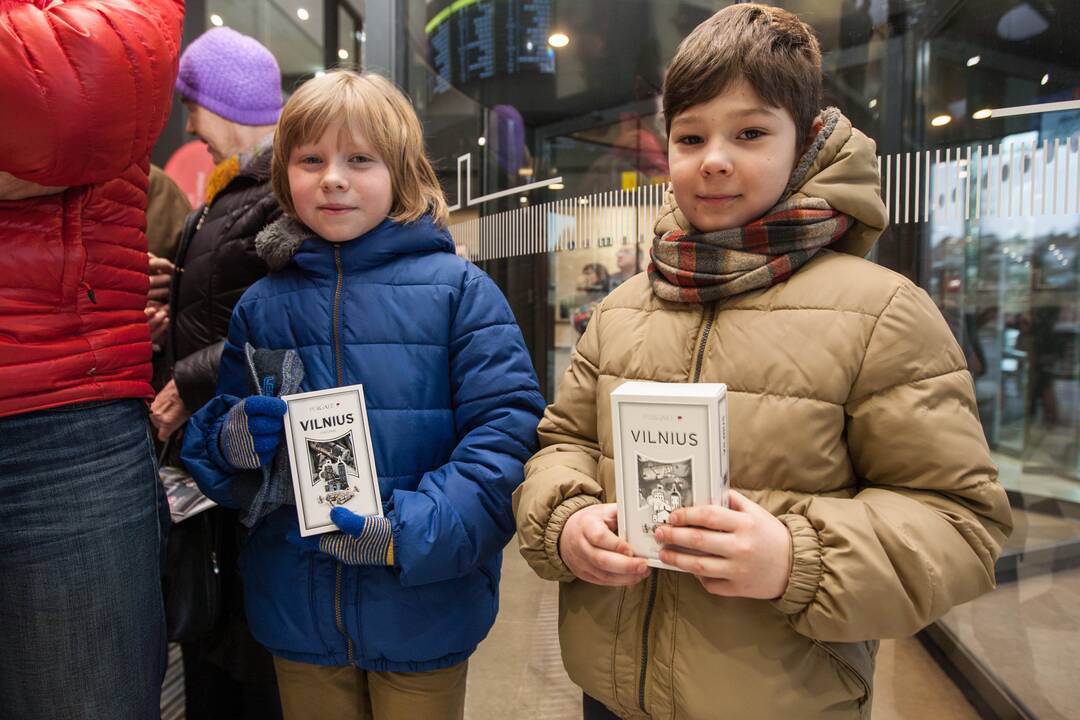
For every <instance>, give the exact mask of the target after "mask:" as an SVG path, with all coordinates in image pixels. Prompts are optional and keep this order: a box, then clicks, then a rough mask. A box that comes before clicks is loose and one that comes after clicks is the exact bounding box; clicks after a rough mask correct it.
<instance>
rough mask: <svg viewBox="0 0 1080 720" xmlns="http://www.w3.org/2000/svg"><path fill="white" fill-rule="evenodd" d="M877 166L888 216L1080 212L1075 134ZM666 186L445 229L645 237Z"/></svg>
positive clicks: (521, 239)
mask: <svg viewBox="0 0 1080 720" xmlns="http://www.w3.org/2000/svg"><path fill="white" fill-rule="evenodd" d="M878 170H879V174H880V176H881V194H882V199H883V200H884V201H885V206H886V208H887V210H888V214H889V222H890V224H892V225H905V224H918V223H930V222H934V221H961V222H978V221H980V220H988V219H993V218H1008V217H1045V216H1051V215H1073V214H1080V134H1077V135H1071V136H1068V137H1057V138H1054V139H1053V140H1051V139H1049V138H1042V139H1041V140H1036V141H1031V142H1008V143H978V144H969V145H961V146H957V147H947V148H944V149H942V148H937V149H935V150H933V151H932V152H931V151H930V150H922V151H913V152H904V153H893V154H889V155H884V156H879V157H878ZM668 187H669V186H668V185H666V184H662V185H643V186H640V187H636V188H633V189H628V190H612V191H607V192H601V193H594V194H592V195H584V196H579V197H573V198H561V199H559V200H554V201H552V202H547V203H542V204H539V205H523V206H522V207H520V208H515V209H513V210H506V211H503V212H499V213H495V214H493V215H485V216H484V217H481V218H477V219H472V220H464V221H462V222H459V223H455V224H453V225H451V226H450V232H451V234H452V236H453V238H454V242H455V243H456V244H457V246H458V249H459V253H461V254H462V255H465V256H466V257H468V258H469V259H471V260H475V261H480V260H493V259H496V258H506V257H518V256H523V255H536V254H542V253H548V252H569V251H574V250H589V249H593V248H599V247H611V246H620V245H636V244H639V243H646V242H648V241H649V240H650V239H651V238H652V230H653V224H654V223H655V222H656V218H657V216H658V214H659V211H660V207H661V205H662V204H663V199H664V194H665V191H666V190H667V188H668Z"/></svg>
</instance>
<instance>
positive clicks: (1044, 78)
mask: <svg viewBox="0 0 1080 720" xmlns="http://www.w3.org/2000/svg"><path fill="white" fill-rule="evenodd" d="M1048 82H1050V73H1046V74H1045V75H1043V76H1042V80H1040V81H1039V84H1040V85H1045V84H1046V83H1048Z"/></svg>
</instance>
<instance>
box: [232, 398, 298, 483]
mask: <svg viewBox="0 0 1080 720" xmlns="http://www.w3.org/2000/svg"><path fill="white" fill-rule="evenodd" d="M285 408H286V406H285V401H284V400H282V399H281V398H276V397H268V396H265V395H252V396H251V397H249V398H245V399H244V400H241V401H240V402H238V403H237V404H236V405H233V406H232V409H230V410H229V412H228V413H226V415H225V418H224V421H223V422H222V423H221V426H220V427H221V429H220V430H219V431H218V432H219V434H218V447H219V448H221V454H222V455H223V456H224V457H225V460H226V462H228V463H229V464H230V465H232V466H233V467H234V468H236V469H238V470H255V469H256V468H259V467H260V466H262V465H265V464H267V463H269V462H271V461H272V460H273V459H274V453H275V452H276V451H277V448H278V445H280V444H281V439H282V437H283V436H284V434H285V422H284V421H283V420H282V418H283V417H285Z"/></svg>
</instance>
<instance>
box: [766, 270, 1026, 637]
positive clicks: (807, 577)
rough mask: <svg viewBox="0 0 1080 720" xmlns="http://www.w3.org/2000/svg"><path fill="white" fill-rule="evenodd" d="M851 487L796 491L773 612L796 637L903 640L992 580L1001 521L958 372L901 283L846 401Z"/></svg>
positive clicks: (967, 388)
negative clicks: (784, 584)
mask: <svg viewBox="0 0 1080 720" xmlns="http://www.w3.org/2000/svg"><path fill="white" fill-rule="evenodd" d="M845 412H846V417H847V438H848V449H849V454H850V456H851V462H852V467H853V469H854V471H855V474H856V476H857V477H858V478H860V482H861V486H862V489H861V490H860V492H859V493H858V494H857V495H855V497H853V498H849V499H845V498H830V497H821V496H816V497H808V498H806V499H804V500H801V501H800V502H798V503H796V504H795V505H794V506H792V507H791V508H790V511H789V513H788V514H785V515H782V516H781V517H780V519H781V520H782V521H783V522H784V523H785V524H786V525H787V526H788V528H789V530H790V531H791V534H792V538H793V551H794V553H793V554H794V557H793V565H792V572H791V579H790V581H789V584H788V588H787V590H786V591H785V593H784V594H783V596H781V597H780V598H779V599H778V600H776V601H774V604H775V605H776V607H777V608H778V609H779V610H781V611H782V612H784V613H786V614H787V615H788V616H789V620H790V622H791V623H792V624H793V626H794V628H795V629H796V630H797V631H798V632H800V633H802V634H804V635H806V636H809V637H812V638H815V639H818V640H826V641H840V642H851V641H861V640H867V639H872V638H889V637H902V636H907V635H911V634H913V633H915V632H917V631H918V630H920V629H921V628H923V627H925V626H926V625H928V624H930V623H931V622H933V621H934V620H935V619H936V618H938V617H939V616H941V615H942V614H943V613H945V612H946V611H948V610H949V609H950V608H951V607H953V606H954V605H958V604H960V603H963V602H966V601H968V600H971V599H972V598H974V597H976V596H977V595H980V594H982V593H984V592H986V591H987V590H990V589H992V588H993V587H994V563H995V561H996V559H997V557H998V554H999V553H1000V551H1001V547H1002V544H1003V543H1004V541H1005V539H1006V537H1007V536H1008V534H1009V532H1010V530H1011V527H1012V517H1011V513H1010V510H1009V503H1008V500H1007V498H1006V496H1005V491H1004V490H1003V489H1002V487H1001V485H1000V484H999V483H998V482H997V470H996V469H995V467H994V465H993V464H992V463H991V460H990V454H989V450H988V448H987V445H986V440H985V439H984V436H983V430H982V426H981V424H980V423H979V417H978V410H977V408H976V404H975V394H974V388H973V385H972V380H971V375H970V374H969V373H968V372H967V369H966V367H965V364H964V357H963V354H962V352H961V350H960V348H959V347H958V346H957V344H956V341H955V340H954V339H953V336H952V334H951V332H950V331H949V328H948V326H947V325H946V324H945V322H944V319H943V318H942V317H941V313H940V312H939V311H938V309H937V307H936V306H935V305H934V303H933V302H932V301H931V300H930V298H929V297H928V296H927V295H926V293H925V292H923V291H922V290H920V289H918V288H916V287H914V286H911V285H907V284H905V285H902V286H901V287H900V288H899V289H898V290H897V292H896V293H895V294H894V295H893V297H892V299H891V300H890V302H889V304H888V306H887V307H886V308H885V310H884V311H883V312H882V313H881V314H880V316H879V317H878V319H877V322H876V325H875V327H874V330H873V333H872V334H871V336H870V340H869V342H868V345H867V348H866V353H865V356H864V358H863V363H862V366H861V369H860V371H859V373H858V376H857V378H856V380H855V383H854V385H853V387H852V389H851V393H850V396H849V399H848V401H847V403H846V406H845Z"/></svg>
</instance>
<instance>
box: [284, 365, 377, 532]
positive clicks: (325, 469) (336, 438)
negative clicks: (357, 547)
mask: <svg viewBox="0 0 1080 720" xmlns="http://www.w3.org/2000/svg"><path fill="white" fill-rule="evenodd" d="M281 399H282V400H284V401H285V404H286V406H287V407H288V409H287V411H286V413H285V438H286V441H287V442H288V446H289V464H290V466H291V468H292V480H293V491H294V493H295V495H296V515H297V519H298V520H299V521H300V535H301V536H305V537H306V536H308V535H318V534H319V533H325V532H331V531H334V530H337V529H338V528H337V526H336V525H335V524H334V523H332V522H331V521H330V510H332V509H333V508H335V507H339V506H340V507H345V508H348V509H349V510H352V511H353V512H354V513H356V514H357V515H382V498H381V496H380V495H379V479H378V478H379V476H378V474H377V473H376V472H375V454H374V452H373V451H372V447H371V432H370V429H369V428H368V419H367V407H366V406H365V404H364V388H363V386H362V385H349V386H347V387H339V388H331V389H329V390H316V391H314V392H306V393H298V394H295V395H283V396H282V398H281Z"/></svg>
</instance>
